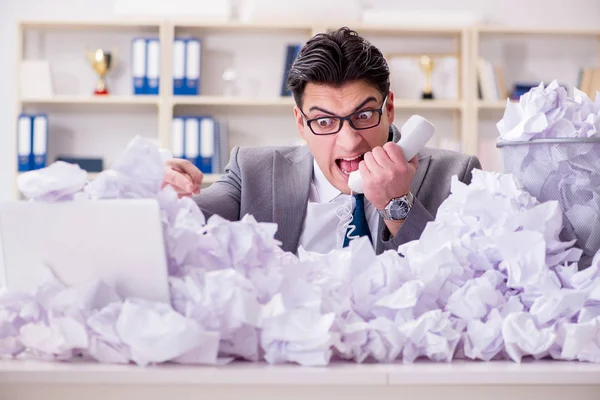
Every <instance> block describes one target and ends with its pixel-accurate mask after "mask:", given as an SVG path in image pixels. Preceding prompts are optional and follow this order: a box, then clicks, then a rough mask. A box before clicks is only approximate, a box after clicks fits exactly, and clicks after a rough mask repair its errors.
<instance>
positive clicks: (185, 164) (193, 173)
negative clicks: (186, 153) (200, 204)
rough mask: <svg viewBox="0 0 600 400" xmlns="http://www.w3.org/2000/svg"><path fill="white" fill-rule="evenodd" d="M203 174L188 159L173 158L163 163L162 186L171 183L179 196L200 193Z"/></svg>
mask: <svg viewBox="0 0 600 400" xmlns="http://www.w3.org/2000/svg"><path fill="white" fill-rule="evenodd" d="M202 179H204V175H203V174H202V171H200V170H199V169H198V168H197V167H196V166H195V165H194V164H192V163H191V162H189V161H188V160H183V159H180V158H173V159H170V160H167V162H166V163H165V177H164V181H163V185H162V186H163V187H165V186H166V185H171V186H173V188H174V189H175V190H176V191H177V193H178V194H179V197H184V196H192V195H193V194H198V193H200V185H202Z"/></svg>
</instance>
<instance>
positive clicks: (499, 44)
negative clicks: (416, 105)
mask: <svg viewBox="0 0 600 400" xmlns="http://www.w3.org/2000/svg"><path fill="white" fill-rule="evenodd" d="M470 31H471V33H470V35H471V37H472V39H471V46H470V50H471V54H472V55H471V60H470V64H471V65H473V68H474V71H475V73H473V74H472V75H470V76H469V87H470V89H469V90H470V91H471V92H472V93H473V94H472V96H471V98H472V99H474V100H475V101H474V102H473V103H471V104H470V107H472V114H473V117H472V119H471V120H470V122H471V126H470V127H469V128H468V130H469V131H470V132H473V135H472V139H473V141H472V143H471V145H472V147H473V149H475V154H478V155H479V156H480V158H481V161H482V164H483V166H484V168H488V169H502V168H503V165H502V159H501V153H500V150H497V149H496V148H495V140H494V136H495V134H496V133H497V131H496V130H495V124H496V123H497V122H498V121H499V120H500V119H501V118H502V116H503V112H504V110H505V109H506V102H507V100H508V99H507V100H504V101H484V100H480V99H478V97H477V90H478V89H477V79H478V75H477V69H476V65H477V61H478V59H479V58H480V57H483V58H484V59H488V60H490V59H491V61H492V62H493V63H494V64H495V65H499V66H501V67H502V69H503V73H504V78H505V86H506V87H507V88H508V89H510V88H511V87H512V85H513V84H514V83H515V82H525V83H531V84H539V83H540V82H541V81H543V82H544V83H545V84H548V83H550V81H551V80H554V79H556V80H557V81H558V82H559V83H560V84H564V85H566V86H567V88H568V89H569V90H570V89H571V88H572V87H574V86H575V85H577V83H578V82H577V80H578V73H579V71H578V69H579V68H581V67H584V66H596V67H598V66H600V29H578V28H575V29H568V28H516V27H498V26H479V27H474V28H472V29H471V30H470ZM598 89H600V88H598Z"/></svg>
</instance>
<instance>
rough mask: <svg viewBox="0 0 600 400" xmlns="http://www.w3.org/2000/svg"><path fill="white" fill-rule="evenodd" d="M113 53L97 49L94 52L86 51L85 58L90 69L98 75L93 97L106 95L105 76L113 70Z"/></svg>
mask: <svg viewBox="0 0 600 400" xmlns="http://www.w3.org/2000/svg"><path fill="white" fill-rule="evenodd" d="M113 53H114V52H110V51H106V50H102V49H97V50H96V51H89V50H88V51H87V56H88V59H89V62H90V64H91V65H92V68H93V69H94V71H96V73H97V74H98V82H97V83H96V90H95V91H94V94H95V95H107V94H108V88H107V86H106V74H107V73H108V71H110V70H111V69H112V68H114V66H115V65H114V63H115V61H114V55H113Z"/></svg>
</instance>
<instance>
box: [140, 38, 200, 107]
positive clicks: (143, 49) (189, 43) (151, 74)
mask: <svg viewBox="0 0 600 400" xmlns="http://www.w3.org/2000/svg"><path fill="white" fill-rule="evenodd" d="M160 52H161V49H160V40H159V39H158V38H157V37H150V38H142V37H136V38H134V39H133V40H132V42H131V74H132V81H133V94H134V95H146V96H147V95H158V94H159V92H160V64H161V54H160ZM201 55H202V53H201V43H200V39H198V38H181V37H176V38H175V39H174V42H173V94H174V95H179V96H182V95H188V96H196V95H198V94H200V62H201Z"/></svg>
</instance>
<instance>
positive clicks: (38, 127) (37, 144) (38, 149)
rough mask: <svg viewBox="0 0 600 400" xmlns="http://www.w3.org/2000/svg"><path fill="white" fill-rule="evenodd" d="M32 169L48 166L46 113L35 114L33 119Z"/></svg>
mask: <svg viewBox="0 0 600 400" xmlns="http://www.w3.org/2000/svg"><path fill="white" fill-rule="evenodd" d="M32 133H33V134H32V140H31V142H32V154H33V165H32V169H41V168H44V167H46V157H47V154H48V116H47V115H46V114H35V115H34V116H33V119H32Z"/></svg>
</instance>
